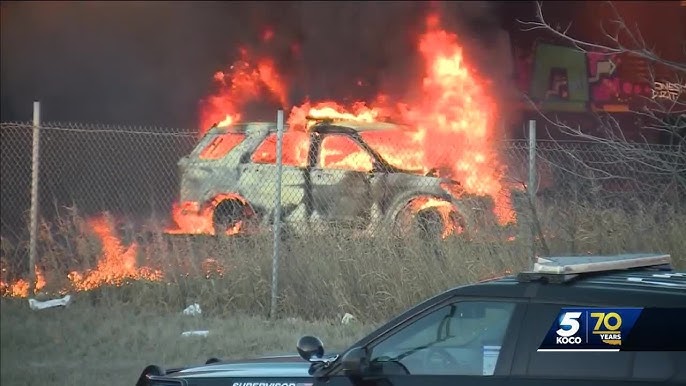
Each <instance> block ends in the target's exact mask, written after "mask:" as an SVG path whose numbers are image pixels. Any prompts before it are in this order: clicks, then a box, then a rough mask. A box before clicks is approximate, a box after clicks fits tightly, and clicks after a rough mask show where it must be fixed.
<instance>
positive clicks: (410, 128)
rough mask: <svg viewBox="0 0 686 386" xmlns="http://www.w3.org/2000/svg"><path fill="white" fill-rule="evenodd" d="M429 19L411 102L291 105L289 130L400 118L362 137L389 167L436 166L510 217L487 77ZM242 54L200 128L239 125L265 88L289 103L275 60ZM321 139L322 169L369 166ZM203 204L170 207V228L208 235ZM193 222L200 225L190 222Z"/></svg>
mask: <svg viewBox="0 0 686 386" xmlns="http://www.w3.org/2000/svg"><path fill="white" fill-rule="evenodd" d="M426 22H427V23H426V26H427V29H426V32H425V33H423V34H422V35H421V36H419V39H418V52H419V54H420V55H421V57H422V59H423V61H424V73H423V74H422V76H421V77H419V78H418V79H417V81H416V85H415V86H414V87H412V88H413V89H416V91H418V92H417V93H416V94H418V95H419V97H418V98H417V99H416V100H414V101H391V100H389V98H388V97H387V96H386V95H385V94H383V93H381V92H380V93H379V95H378V97H377V98H376V100H374V101H372V102H371V103H365V102H363V101H358V102H355V103H353V104H351V105H349V106H345V105H343V104H341V103H339V102H336V101H331V100H328V101H319V102H312V101H309V100H308V101H305V102H304V103H302V104H301V105H299V106H294V107H292V108H291V110H290V113H289V115H288V119H287V124H288V125H289V128H290V130H292V131H302V132H305V131H307V130H308V129H309V128H310V127H311V126H312V125H313V124H314V123H315V121H316V120H317V119H338V120H346V121H356V122H368V123H369V122H378V121H389V122H390V121H392V122H396V123H401V124H403V126H401V127H400V128H399V129H398V130H383V131H365V132H362V133H361V136H362V138H363V139H364V140H365V141H366V142H367V143H368V144H370V146H371V147H372V148H374V150H376V151H377V152H378V153H379V154H381V156H382V157H384V158H385V159H386V161H388V162H389V163H390V164H392V165H394V166H398V167H401V168H403V169H405V170H409V171H415V172H417V173H422V174H426V173H428V172H430V171H433V172H434V173H437V174H438V175H439V176H441V177H446V178H451V179H453V180H455V181H459V182H460V184H461V188H460V190H459V191H454V194H455V195H456V196H458V195H460V194H462V193H464V192H466V193H470V194H474V195H480V196H490V197H491V198H492V199H493V201H494V203H495V208H494V213H495V215H496V217H497V219H498V221H499V223H500V224H501V225H505V224H508V223H511V222H514V221H515V212H514V210H513V209H512V203H511V197H510V193H509V190H508V188H507V187H505V186H504V185H503V182H502V181H503V176H504V175H505V166H504V164H503V163H502V162H501V160H500V157H499V154H498V152H497V151H496V143H495V140H496V135H495V134H496V131H497V129H496V126H497V125H496V120H497V118H498V109H497V106H496V104H495V101H494V99H493V98H492V97H491V96H490V95H489V88H488V85H487V82H486V80H485V79H483V78H482V77H481V76H480V75H479V74H478V72H477V71H475V70H474V69H473V68H470V67H469V66H468V64H467V63H466V60H465V56H464V49H463V47H462V46H461V45H460V44H459V41H458V37H457V35H455V34H453V33H450V32H448V31H446V30H444V29H442V28H441V24H440V18H439V17H438V15H435V14H433V15H430V16H429V17H428V18H427V20H426ZM273 34H274V31H273V30H272V29H267V30H266V31H265V33H264V35H263V40H265V39H269V38H271V37H272V36H273ZM241 53H242V59H241V60H240V61H238V62H237V64H234V65H233V66H232V67H231V68H232V72H231V73H230V76H227V75H225V74H222V76H221V77H218V78H217V79H219V80H220V81H221V82H220V88H219V91H218V92H217V93H216V94H215V95H213V96H211V97H210V98H209V99H208V101H209V103H207V104H206V105H205V107H204V108H203V109H202V110H201V127H203V128H206V127H208V126H210V125H211V122H213V121H218V120H221V119H224V122H223V123H225V124H230V123H235V122H237V121H238V120H240V119H241V118H242V116H241V114H240V112H239V110H240V108H242V107H244V106H245V105H246V104H247V103H249V102H251V101H255V100H257V99H258V98H259V97H262V96H264V95H263V92H264V91H266V92H267V93H270V96H271V98H272V99H277V100H279V101H280V103H281V105H282V106H284V107H286V106H287V103H286V98H285V94H286V91H285V90H286V88H285V86H284V83H283V82H282V81H281V77H280V76H279V75H278V73H277V71H276V69H275V68H274V67H273V65H271V64H273V62H270V61H265V59H262V62H261V63H262V64H261V65H260V64H258V65H257V66H256V67H253V66H250V65H249V64H248V62H247V60H248V58H247V53H246V51H245V50H242V51H241ZM265 63H268V64H265ZM410 86H412V85H410ZM380 91H382V90H380ZM208 117H212V118H211V119H210V118H208ZM292 136H293V135H292ZM303 141H304V140H303ZM325 142H326V143H325V144H323V147H322V150H321V151H322V157H320V158H321V162H322V164H321V165H320V166H323V167H335V168H346V169H353V170H369V169H370V168H371V159H370V158H369V157H368V155H366V154H365V153H364V151H363V150H362V149H361V148H359V147H358V146H355V145H354V144H352V143H351V142H350V141H345V140H338V139H334V138H329V139H327V141H325ZM290 148H293V149H296V148H297V151H290V153H292V154H298V155H300V156H301V157H304V156H306V151H304V150H303V149H306V146H305V143H304V142H302V143H300V142H298V141H293V140H292V138H289V140H288V141H286V138H284V149H285V152H286V153H288V152H289V150H292V149H290ZM259 151H260V154H259V157H261V159H263V160H270V159H274V157H275V154H273V153H275V147H274V146H272V147H270V148H269V149H265V148H260V149H259ZM300 161H302V160H300ZM186 204H190V205H196V204H197V203H186ZM208 207H210V208H211V206H205V207H203V209H202V210H201V211H200V212H199V213H198V214H197V215H194V216H195V217H197V218H194V219H191V218H189V219H184V218H183V217H184V216H183V215H182V213H181V212H182V210H181V209H180V208H181V205H180V204H175V206H174V208H173V214H174V215H173V218H174V220H175V223H176V224H175V225H176V226H175V227H174V229H175V230H174V232H176V233H198V232H199V231H198V230H199V229H200V228H202V229H205V230H206V231H200V232H201V233H208V234H211V233H213V231H211V230H210V225H211V211H209V210H206V209H207V208H208ZM191 217H193V216H191ZM191 222H193V223H202V224H204V225H203V226H202V227H194V226H191V224H190V223H191ZM191 228H193V229H191Z"/></svg>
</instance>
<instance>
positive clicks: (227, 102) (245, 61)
mask: <svg viewBox="0 0 686 386" xmlns="http://www.w3.org/2000/svg"><path fill="white" fill-rule="evenodd" d="M239 52H240V59H238V60H237V61H235V62H234V63H233V64H232V65H231V66H230V67H229V69H228V71H226V72H224V71H218V72H217V73H215V74H214V81H215V83H216V84H217V87H218V91H217V92H216V93H215V94H213V95H210V96H209V97H208V98H207V99H205V100H204V101H202V103H201V105H202V108H201V111H200V136H202V135H203V134H204V133H205V132H206V131H207V130H209V128H210V127H212V126H213V125H214V124H217V125H218V126H227V125H231V124H233V123H235V122H238V121H240V119H241V114H240V111H241V110H242V109H243V108H244V107H245V106H246V105H247V104H248V103H250V102H254V101H259V100H260V99H261V98H263V97H270V96H271V97H275V98H276V100H277V102H278V103H280V104H281V106H287V104H288V103H287V98H286V88H285V85H284V83H283V81H282V79H281V77H280V76H279V74H278V72H277V71H276V68H275V64H274V62H273V61H272V60H271V59H268V58H264V59H260V60H258V61H257V65H256V66H254V65H253V64H251V62H252V59H251V57H250V54H249V53H248V50H247V49H245V48H242V49H240V50H239Z"/></svg>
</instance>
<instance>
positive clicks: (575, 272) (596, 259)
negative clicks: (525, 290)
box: [517, 253, 672, 283]
mask: <svg viewBox="0 0 686 386" xmlns="http://www.w3.org/2000/svg"><path fill="white" fill-rule="evenodd" d="M635 268H646V269H648V268H652V269H660V270H671V269H672V259H671V256H670V255H668V254H650V253H634V254H621V255H595V256H593V255H586V256H551V257H537V258H536V262H535V263H534V267H533V269H532V270H531V271H523V272H520V273H518V274H517V281H519V282H532V281H543V282H548V283H567V282H569V281H571V280H574V279H576V278H579V277H580V276H584V275H589V274H597V273H601V272H610V271H620V270H627V269H635Z"/></svg>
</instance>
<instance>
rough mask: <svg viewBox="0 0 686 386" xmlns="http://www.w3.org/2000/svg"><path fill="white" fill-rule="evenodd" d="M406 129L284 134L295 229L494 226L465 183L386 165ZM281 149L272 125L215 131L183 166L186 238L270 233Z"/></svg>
mask: <svg viewBox="0 0 686 386" xmlns="http://www.w3.org/2000/svg"><path fill="white" fill-rule="evenodd" d="M402 131H403V127H401V126H399V125H395V124H389V123H360V122H352V121H346V122H341V121H338V122H336V121H332V120H319V121H317V122H316V123H315V124H313V125H312V126H311V127H310V128H309V129H308V130H306V131H305V130H301V131H295V130H289V129H285V131H284V133H283V137H282V138H283V141H282V144H283V146H282V149H283V150H282V174H281V181H282V184H281V219H282V221H283V223H284V224H285V226H286V227H288V226H289V225H293V224H298V226H293V227H288V228H289V229H291V230H293V231H296V232H297V231H301V232H302V231H305V232H308V233H310V232H311V231H312V230H314V229H316V228H318V229H321V227H320V226H319V225H322V224H323V223H329V224H330V223H335V224H337V225H338V226H343V227H346V228H349V229H357V230H363V231H364V230H366V231H370V232H372V231H373V230H375V229H383V231H384V233H388V232H389V231H391V230H394V231H405V230H410V229H418V226H419V229H422V230H428V231H429V233H430V234H440V235H442V236H445V235H448V234H451V233H454V234H456V233H460V232H461V231H464V230H466V229H469V227H470V226H472V225H473V224H476V223H479V222H485V221H490V220H491V218H490V217H489V216H491V214H492V207H493V200H492V199H490V198H483V197H476V196H470V195H467V194H464V192H463V191H462V189H461V187H460V184H459V182H457V181H453V180H450V179H447V178H440V177H439V176H437V175H436V173H435V171H430V172H428V173H424V172H423V171H414V170H406V169H403V168H400V167H398V165H399V164H400V165H401V164H402V161H400V162H399V161H398V160H394V161H395V162H393V164H392V163H390V162H389V160H387V159H384V157H383V156H382V155H381V152H380V151H379V148H381V147H383V143H384V140H391V139H392V138H393V136H397V135H402V134H403V132H402ZM370 141H371V142H374V143H375V145H372V144H370ZM276 148H277V131H276V125H275V124H274V123H273V122H252V123H246V124H241V125H233V126H230V127H214V128H212V129H210V130H209V131H208V133H207V134H206V135H205V136H204V137H203V138H202V139H201V140H200V141H199V143H198V145H197V146H196V147H195V149H194V150H193V151H192V152H191V153H190V154H189V155H188V156H186V157H183V158H182V159H181V160H180V161H179V167H180V169H181V174H182V179H181V188H180V210H179V211H178V212H179V214H178V215H177V217H176V218H175V220H176V223H177V225H179V228H180V229H182V230H184V233H207V234H224V233H229V234H232V233H238V232H239V231H241V230H247V229H255V228H256V227H254V226H259V225H269V224H270V223H271V222H272V221H273V218H274V215H273V213H274V210H275V203H276V188H277V184H276V181H277V169H278V168H277V163H276V153H277V151H276V150H277V149H276ZM406 151H407V152H412V151H413V149H407V150H406ZM395 156H397V157H402V154H396V155H395ZM456 197H459V199H458V198H456ZM250 225H253V227H251V226H250ZM314 225H316V226H317V227H315V226H314ZM431 227H433V228H431Z"/></svg>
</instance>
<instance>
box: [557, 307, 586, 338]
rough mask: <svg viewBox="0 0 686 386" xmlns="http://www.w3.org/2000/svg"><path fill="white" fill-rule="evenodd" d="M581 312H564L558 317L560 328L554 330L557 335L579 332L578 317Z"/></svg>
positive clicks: (571, 334) (565, 335) (570, 334)
mask: <svg viewBox="0 0 686 386" xmlns="http://www.w3.org/2000/svg"><path fill="white" fill-rule="evenodd" d="M580 317H581V312H565V314H564V315H562V319H560V328H559V329H558V330H557V331H555V332H556V333H557V335H558V336H563V337H567V336H573V335H574V334H576V333H577V332H579V321H578V320H577V319H579V318H580Z"/></svg>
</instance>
